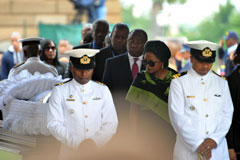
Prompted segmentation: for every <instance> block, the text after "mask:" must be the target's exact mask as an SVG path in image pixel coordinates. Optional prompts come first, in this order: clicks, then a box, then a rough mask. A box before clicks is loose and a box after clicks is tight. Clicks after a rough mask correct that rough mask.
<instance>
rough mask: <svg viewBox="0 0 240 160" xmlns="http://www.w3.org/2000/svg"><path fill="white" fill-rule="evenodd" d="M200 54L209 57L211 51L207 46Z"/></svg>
mask: <svg viewBox="0 0 240 160" xmlns="http://www.w3.org/2000/svg"><path fill="white" fill-rule="evenodd" d="M202 56H203V57H211V56H212V51H211V50H210V49H209V48H205V49H204V50H203V51H202Z"/></svg>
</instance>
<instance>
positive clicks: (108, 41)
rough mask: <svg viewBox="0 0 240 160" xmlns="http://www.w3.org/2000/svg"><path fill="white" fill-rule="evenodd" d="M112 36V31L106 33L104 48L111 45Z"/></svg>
mask: <svg viewBox="0 0 240 160" xmlns="http://www.w3.org/2000/svg"><path fill="white" fill-rule="evenodd" d="M110 36H111V33H109V34H107V35H106V37H105V39H104V42H103V43H104V44H103V46H104V48H106V47H109V46H110V45H111V37H110Z"/></svg>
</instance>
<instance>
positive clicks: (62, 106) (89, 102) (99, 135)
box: [47, 49, 118, 159]
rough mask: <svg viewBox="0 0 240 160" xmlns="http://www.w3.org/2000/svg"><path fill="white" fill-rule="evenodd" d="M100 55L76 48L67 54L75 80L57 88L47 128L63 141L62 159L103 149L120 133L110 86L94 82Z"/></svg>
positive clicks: (51, 101)
mask: <svg viewBox="0 0 240 160" xmlns="http://www.w3.org/2000/svg"><path fill="white" fill-rule="evenodd" d="M98 52H99V50H94V49H75V50H71V51H68V52H66V53H65V54H66V55H68V56H70V62H71V63H70V65H71V68H70V69H71V72H72V74H73V79H72V80H70V81H68V82H66V83H63V84H60V85H58V86H56V87H55V88H54V89H53V92H52V96H51V98H50V101H49V110H48V125H47V127H48V129H49V130H50V132H51V134H52V135H53V136H54V137H56V138H57V139H58V140H59V141H61V142H62V147H61V149H60V159H70V158H71V156H72V155H71V153H74V150H75V151H77V152H79V151H80V150H81V149H82V148H84V147H85V146H92V147H91V148H94V147H95V146H97V147H100V146H103V145H104V144H106V143H107V142H108V141H109V140H110V139H111V137H112V136H113V135H114V134H115V132H116V129H117V124H118V120H117V114H116V110H115V106H114V103H113V99H112V95H111V93H110V91H109V89H108V87H107V86H106V85H104V84H100V83H97V82H95V81H92V80H91V77H92V74H93V68H94V66H95V62H94V56H95V54H96V53H98ZM72 149H73V150H72ZM69 156H70V158H69ZM73 159H74V158H73Z"/></svg>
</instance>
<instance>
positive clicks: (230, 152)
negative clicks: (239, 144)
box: [228, 149, 237, 160]
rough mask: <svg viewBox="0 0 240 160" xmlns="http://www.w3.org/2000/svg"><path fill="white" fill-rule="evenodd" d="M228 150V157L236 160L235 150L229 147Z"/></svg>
mask: <svg viewBox="0 0 240 160" xmlns="http://www.w3.org/2000/svg"><path fill="white" fill-rule="evenodd" d="M228 152H229V158H230V160H237V154H236V152H235V151H234V149H229V150H228Z"/></svg>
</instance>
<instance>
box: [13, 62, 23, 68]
mask: <svg viewBox="0 0 240 160" xmlns="http://www.w3.org/2000/svg"><path fill="white" fill-rule="evenodd" d="M24 63H25V62H22V63H19V64H17V65H15V66H14V67H13V68H17V67H19V66H21V65H23V64H24Z"/></svg>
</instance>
